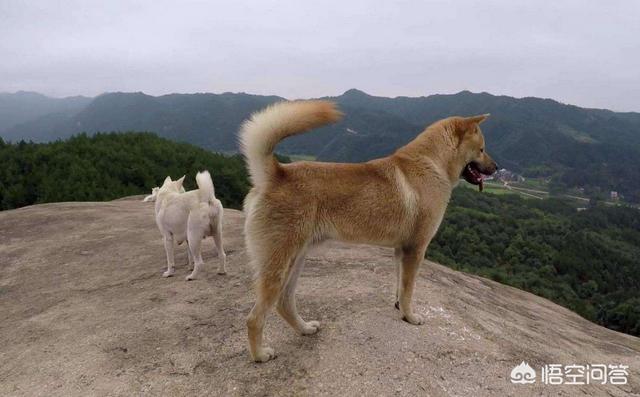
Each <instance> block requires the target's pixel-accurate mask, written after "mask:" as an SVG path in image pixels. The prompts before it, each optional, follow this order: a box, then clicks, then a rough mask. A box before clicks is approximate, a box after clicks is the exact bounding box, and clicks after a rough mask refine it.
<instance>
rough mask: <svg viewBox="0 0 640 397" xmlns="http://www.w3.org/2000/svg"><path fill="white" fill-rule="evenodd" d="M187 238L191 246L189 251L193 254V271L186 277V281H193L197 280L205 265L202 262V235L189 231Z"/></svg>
mask: <svg viewBox="0 0 640 397" xmlns="http://www.w3.org/2000/svg"><path fill="white" fill-rule="evenodd" d="M187 236H188V237H187V238H188V241H189V244H188V245H187V246H188V247H189V251H190V252H191V257H192V258H193V271H192V272H191V274H189V275H188V276H187V277H186V280H187V281H191V280H193V279H195V278H196V276H197V275H198V272H199V271H200V269H201V268H202V264H203V263H204V262H203V260H202V252H201V248H202V234H201V233H198V232H197V231H193V232H192V231H191V230H189V231H188V232H187Z"/></svg>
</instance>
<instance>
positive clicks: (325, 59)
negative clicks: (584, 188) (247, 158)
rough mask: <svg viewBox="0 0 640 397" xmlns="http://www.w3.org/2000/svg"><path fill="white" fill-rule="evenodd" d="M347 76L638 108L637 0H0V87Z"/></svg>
mask: <svg viewBox="0 0 640 397" xmlns="http://www.w3.org/2000/svg"><path fill="white" fill-rule="evenodd" d="M353 87H355V88H359V89H361V90H364V91H366V92H368V93H371V94H374V95H383V96H398V95H407V96H420V95H429V94H434V93H454V92H458V91H461V90H471V91H474V92H480V91H487V92H490V93H493V94H505V95H511V96H516V97H522V96H538V97H549V98H554V99H557V100H560V101H562V102H566V103H572V104H577V105H580V106H588V107H602V108H609V109H614V110H633V111H640V1H635V0H628V1H612V0H607V1H598V0H594V1H587V0H582V1H580V0H578V1H562V0H554V1H537V0H530V1H516V0H498V1H419V0H416V1H391V0H386V1H385V0H383V1H354V0H340V1H303V0H295V1H294V0H292V1H265V0H262V1H258V0H256V1H238V0H227V1H223V2H217V1H199V2H189V1H175V2H168V1H158V0H154V1H135V2H134V1H131V2H125V1H119V0H109V1H95V2H93V1H66V0H65V1H17V0H15V1H14V0H0V92H13V91H17V90H29V91H38V92H42V93H44V94H48V95H52V96H67V95H77V94H82V95H90V96H94V95H97V94H100V93H102V92H108V91H143V92H146V93H149V94H153V95H158V94H165V93H172V92H184V93H188V92H224V91H233V92H241V91H244V92H250V93H256V94H277V95H281V96H285V97H287V98H303V97H314V96H324V95H337V94H340V93H342V92H343V91H345V90H347V89H349V88H353Z"/></svg>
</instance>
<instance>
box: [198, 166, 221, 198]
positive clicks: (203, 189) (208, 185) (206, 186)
mask: <svg viewBox="0 0 640 397" xmlns="http://www.w3.org/2000/svg"><path fill="white" fill-rule="evenodd" d="M196 184H197V185H198V193H199V198H200V202H202V203H208V202H211V201H213V200H214V199H215V197H216V192H215V190H214V188H213V180H211V174H209V171H202V172H198V175H196Z"/></svg>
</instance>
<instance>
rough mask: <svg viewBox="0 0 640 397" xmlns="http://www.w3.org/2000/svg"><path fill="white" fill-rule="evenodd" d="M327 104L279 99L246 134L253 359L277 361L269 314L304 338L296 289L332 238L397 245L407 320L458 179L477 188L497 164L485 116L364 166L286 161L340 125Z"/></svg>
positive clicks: (425, 135)
mask: <svg viewBox="0 0 640 397" xmlns="http://www.w3.org/2000/svg"><path fill="white" fill-rule="evenodd" d="M341 116H342V114H341V113H340V112H339V111H338V110H337V109H336V107H335V105H334V104H333V103H331V102H325V101H297V102H281V103H278V104H275V105H272V106H270V107H268V108H267V109H265V110H263V111H261V112H259V113H256V114H254V115H253V116H252V117H251V118H250V119H249V120H248V121H246V122H245V123H244V125H243V126H242V129H241V131H240V142H241V146H242V152H243V154H244V155H245V157H246V161H247V165H248V168H249V174H250V176H251V181H252V183H253V189H252V190H251V192H249V194H248V195H247V197H246V199H245V203H244V210H245V214H246V223H245V233H246V246H247V252H248V254H249V257H250V260H251V262H252V264H253V265H254V266H255V269H256V292H257V301H256V304H255V306H254V307H253V309H252V310H251V313H250V314H249V317H248V318H247V327H248V333H249V348H250V351H251V356H252V357H253V359H254V360H255V361H258V362H265V361H268V360H269V359H271V358H273V357H275V353H274V350H273V349H271V348H269V347H265V346H263V343H262V331H263V328H264V324H265V316H266V314H267V312H268V311H269V310H270V309H271V307H272V306H273V305H274V304H276V303H277V305H276V308H277V310H278V313H280V315H281V316H282V317H283V318H284V319H285V320H286V321H287V322H288V323H289V324H290V325H291V326H292V327H293V328H294V329H295V330H296V331H298V332H299V333H301V334H303V335H310V334H314V333H316V332H317V331H318V329H319V327H320V323H319V322H317V321H309V322H306V321H304V320H303V319H302V318H301V317H300V315H299V314H298V311H297V309H296V301H295V296H294V294H295V289H296V283H297V280H298V277H299V275H300V273H301V272H302V268H303V262H304V257H305V253H306V251H307V249H308V248H309V247H310V246H311V245H313V244H317V243H319V242H321V241H323V240H326V239H338V240H343V241H349V242H357V243H368V244H376V245H382V246H388V247H393V248H394V249H395V257H396V262H397V263H398V284H397V289H396V306H397V307H398V308H399V309H400V312H401V314H402V318H403V319H404V320H405V321H407V322H409V323H411V324H416V325H417V324H422V322H423V319H422V317H421V316H420V315H418V314H416V313H415V312H414V311H413V309H412V307H411V296H412V294H413V287H414V280H415V277H416V273H417V271H418V267H419V266H420V263H422V260H423V258H424V254H425V251H426V249H427V246H428V245H429V242H430V241H431V239H432V238H433V236H434V235H435V233H436V231H437V230H438V226H439V225H440V222H441V221H442V217H443V215H444V212H445V209H446V208H447V203H448V202H449V198H450V196H451V191H452V189H453V187H454V186H455V185H456V184H457V183H458V180H459V179H460V177H461V176H462V177H464V178H465V179H466V180H467V181H468V182H470V183H473V184H476V185H481V183H482V175H481V174H492V173H493V172H495V170H496V163H495V162H494V161H493V160H492V159H491V157H489V155H488V154H487V153H486V152H485V150H484V137H483V135H482V132H481V131H480V127H479V126H478V125H479V124H480V123H481V122H482V121H484V120H485V119H486V118H487V116H488V115H482V116H475V117H467V118H464V117H450V118H447V119H444V120H440V121H438V122H436V123H434V124H432V125H431V126H429V127H428V128H427V129H426V130H425V131H424V132H422V133H421V134H420V135H418V136H417V137H416V138H415V139H414V140H413V141H412V142H410V143H408V144H407V145H405V146H404V147H401V148H400V149H398V150H397V151H396V152H395V153H394V154H392V155H391V156H388V157H385V158H381V159H376V160H372V161H369V162H366V163H361V164H338V163H319V162H307V161H301V162H296V163H293V164H280V163H278V161H277V160H276V158H275V156H274V155H273V151H274V148H275V146H276V144H277V143H278V142H280V141H281V140H282V139H284V138H286V137H288V136H292V135H296V134H300V133H303V132H305V131H308V130H310V129H312V128H315V127H319V126H322V125H324V124H328V123H331V122H335V121H337V120H339V119H340V117H341Z"/></svg>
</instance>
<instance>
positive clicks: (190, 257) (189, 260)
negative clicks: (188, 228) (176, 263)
mask: <svg viewBox="0 0 640 397" xmlns="http://www.w3.org/2000/svg"><path fill="white" fill-rule="evenodd" d="M187 266H188V267H189V270H193V255H191V249H190V248H189V242H188V241H187Z"/></svg>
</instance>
